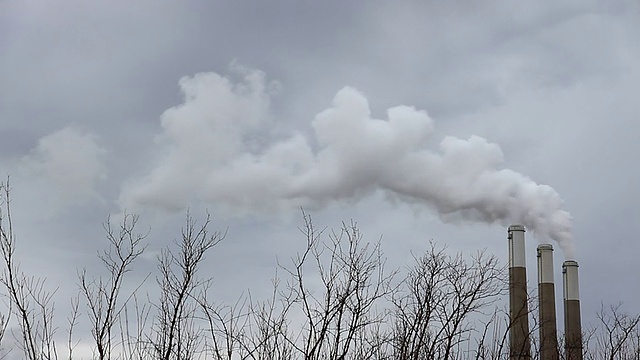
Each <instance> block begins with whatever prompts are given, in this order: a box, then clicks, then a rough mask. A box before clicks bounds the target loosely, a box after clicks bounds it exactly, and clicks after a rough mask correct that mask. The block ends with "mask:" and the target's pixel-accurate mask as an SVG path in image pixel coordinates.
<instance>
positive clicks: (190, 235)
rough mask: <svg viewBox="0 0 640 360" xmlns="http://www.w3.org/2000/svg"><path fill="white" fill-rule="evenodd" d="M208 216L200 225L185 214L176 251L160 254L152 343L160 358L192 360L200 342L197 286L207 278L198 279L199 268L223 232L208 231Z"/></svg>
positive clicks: (155, 355) (205, 282)
mask: <svg viewBox="0 0 640 360" xmlns="http://www.w3.org/2000/svg"><path fill="white" fill-rule="evenodd" d="M209 223H210V216H209V215H207V218H206V220H205V221H204V223H203V224H202V226H200V227H196V221H195V220H194V219H193V218H192V217H191V215H190V214H188V213H187V219H186V225H185V227H184V228H183V229H182V238H181V240H179V241H176V245H177V246H178V252H177V253H176V252H173V251H172V250H170V249H165V250H163V251H162V254H161V255H160V257H159V265H158V268H159V270H160V277H159V278H158V279H157V282H158V285H159V286H160V300H159V303H158V304H157V311H158V314H157V317H156V321H155V324H154V330H153V333H154V334H153V335H152V336H153V337H152V339H151V344H152V347H153V353H154V355H153V357H154V358H157V359H162V360H169V359H180V360H186V359H192V358H194V357H195V355H196V353H197V351H198V349H199V345H200V342H201V341H202V336H201V332H202V329H201V328H197V327H196V326H195V321H196V312H197V311H198V305H197V301H196V300H195V296H196V294H197V289H198V288H200V287H201V286H203V285H205V284H207V283H208V282H209V281H210V279H201V278H199V276H198V268H199V266H200V264H201V262H202V260H203V259H204V256H205V254H206V252H207V251H208V250H209V249H211V248H212V247H214V246H215V245H217V244H218V243H219V242H220V241H222V239H224V237H225V234H224V233H220V232H215V233H213V234H209V231H208V226H209Z"/></svg>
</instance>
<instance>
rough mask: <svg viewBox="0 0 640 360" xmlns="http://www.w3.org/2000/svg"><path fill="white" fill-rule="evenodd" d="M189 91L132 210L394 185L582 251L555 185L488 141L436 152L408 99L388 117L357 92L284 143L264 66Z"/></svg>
mask: <svg viewBox="0 0 640 360" xmlns="http://www.w3.org/2000/svg"><path fill="white" fill-rule="evenodd" d="M180 87H181V89H182V92H183V93H184V95H185V96H184V103H183V104H181V105H179V106H176V107H173V108H171V109H169V110H167V111H165V112H164V114H163V115H162V117H161V124H162V130H163V132H162V134H161V135H160V139H162V142H163V144H164V145H165V146H166V149H167V150H166V151H167V154H166V156H165V157H164V158H162V159H161V160H160V163H159V165H158V167H156V168H155V169H154V170H153V171H152V172H151V173H150V174H148V175H147V176H146V177H143V178H140V179H133V180H132V181H131V182H130V183H129V184H128V186H126V187H125V188H124V189H123V192H122V194H121V197H120V200H121V203H122V205H123V206H125V207H134V208H135V207H137V206H140V205H143V206H151V207H159V208H163V209H165V210H176V209H181V208H184V207H185V206H187V205H188V204H189V203H190V202H191V200H194V199H199V200H202V201H204V202H206V203H209V204H212V205H213V206H215V207H216V209H220V210H223V211H226V212H245V211H246V212H255V211H258V212H277V211H279V210H282V209H286V208H295V207H299V206H305V207H312V208H313V207H321V206H324V205H327V204H329V203H331V202H336V201H357V200H359V199H362V198H363V197H365V196H368V195H370V194H372V193H374V192H376V191H383V192H385V193H387V194H388V195H389V197H391V198H395V199H401V200H405V201H409V202H414V203H420V204H424V205H427V206H429V207H431V208H433V209H435V210H436V211H437V212H438V213H439V214H440V215H441V217H442V218H443V219H444V220H451V221H453V220H465V221H481V222H487V223H500V224H503V225H508V224H510V223H522V224H523V225H525V226H527V227H528V228H529V229H531V230H533V231H534V232H536V233H537V235H538V237H539V238H541V239H548V238H553V239H555V240H557V241H558V242H559V243H560V246H561V247H562V248H563V250H564V251H565V254H566V255H567V256H568V257H573V245H572V242H571V217H570V215H569V213H568V212H566V211H564V210H563V209H562V206H563V201H562V199H561V198H560V196H559V194H558V193H557V192H556V191H555V190H554V189H553V188H551V187H549V186H547V185H540V184H537V183H535V182H534V181H533V180H531V179H530V178H529V177H527V176H525V175H522V174H519V173H517V172H515V171H512V170H509V169H503V168H501V166H502V164H503V162H504V159H503V154H502V150H501V149H500V147H499V146H498V145H497V144H493V143H490V142H489V141H487V140H486V139H484V138H482V137H479V136H475V135H474V136H471V137H469V138H468V139H466V140H465V139H459V138H456V137H452V136H447V137H445V138H444V139H443V140H442V141H441V142H440V143H439V144H438V146H437V150H431V148H430V145H431V144H430V142H429V139H430V137H431V135H432V133H433V129H434V122H433V120H432V119H431V118H430V117H429V115H428V114H427V112H426V111H424V110H418V109H416V108H414V107H411V106H396V107H392V108H390V109H388V110H387V118H386V119H376V118H374V117H373V116H372V114H371V111H370V106H369V103H368V101H367V99H366V98H365V97H364V95H363V94H361V93H360V92H358V91H357V90H356V89H353V88H350V87H345V88H343V89H342V90H340V91H339V92H338V93H337V94H336V95H335V97H334V99H333V103H332V105H331V107H330V108H328V109H326V110H324V111H322V112H320V113H319V114H318V115H317V116H316V117H315V119H314V120H313V121H312V123H311V125H312V130H313V134H312V135H311V136H309V137H306V136H305V135H304V134H302V133H296V132H292V133H290V134H289V136H288V137H285V138H282V137H281V136H276V135H274V134H273V132H271V131H270V130H269V129H268V128H267V127H266V126H265V123H269V120H268V119H269V112H270V110H269V94H268V92H267V91H266V89H267V88H268V85H267V83H266V80H265V76H264V74H263V73H261V72H259V71H249V70H246V69H245V74H244V78H243V79H242V81H240V82H236V83H234V82H233V81H232V80H230V79H228V78H225V77H222V76H220V75H218V74H215V73H201V74H197V75H195V76H193V77H187V78H183V79H182V80H180ZM257 139H259V141H258V140H257Z"/></svg>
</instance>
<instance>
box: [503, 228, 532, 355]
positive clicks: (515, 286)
mask: <svg viewBox="0 0 640 360" xmlns="http://www.w3.org/2000/svg"><path fill="white" fill-rule="evenodd" d="M508 234H509V235H508V239H509V323H510V329H509V344H510V345H509V354H510V359H512V360H515V359H518V360H521V359H527V360H528V359H531V343H530V340H529V306H528V304H527V268H526V261H525V249H524V226H522V225H511V226H509V232H508Z"/></svg>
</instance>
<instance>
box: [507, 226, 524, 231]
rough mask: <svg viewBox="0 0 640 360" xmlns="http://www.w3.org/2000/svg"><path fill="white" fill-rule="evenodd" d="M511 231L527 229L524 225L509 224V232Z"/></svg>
mask: <svg viewBox="0 0 640 360" xmlns="http://www.w3.org/2000/svg"><path fill="white" fill-rule="evenodd" d="M511 231H526V230H525V228H524V225H518V224H515V225H509V232H511Z"/></svg>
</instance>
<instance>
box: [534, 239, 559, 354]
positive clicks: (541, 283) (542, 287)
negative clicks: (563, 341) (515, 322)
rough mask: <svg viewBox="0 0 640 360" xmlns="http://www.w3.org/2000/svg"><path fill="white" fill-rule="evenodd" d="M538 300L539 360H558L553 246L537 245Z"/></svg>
mask: <svg viewBox="0 0 640 360" xmlns="http://www.w3.org/2000/svg"><path fill="white" fill-rule="evenodd" d="M538 300H539V315H540V328H539V330H540V360H558V330H557V325H556V291H555V286H554V283H553V246H551V245H550V244H542V245H538Z"/></svg>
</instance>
